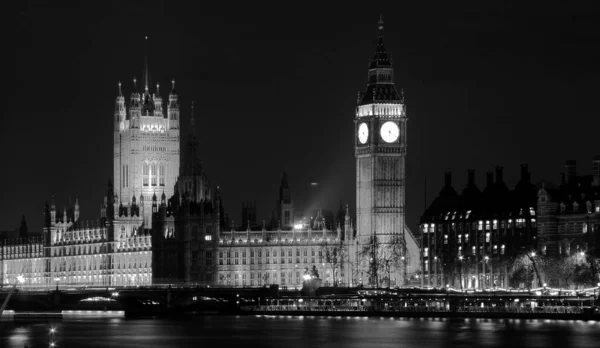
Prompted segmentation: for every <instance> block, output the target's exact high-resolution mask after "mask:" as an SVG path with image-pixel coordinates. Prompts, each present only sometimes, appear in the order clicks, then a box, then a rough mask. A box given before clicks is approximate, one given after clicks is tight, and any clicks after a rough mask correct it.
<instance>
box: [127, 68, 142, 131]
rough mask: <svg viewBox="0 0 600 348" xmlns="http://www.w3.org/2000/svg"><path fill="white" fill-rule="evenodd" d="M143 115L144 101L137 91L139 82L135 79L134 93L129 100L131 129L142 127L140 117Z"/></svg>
mask: <svg viewBox="0 0 600 348" xmlns="http://www.w3.org/2000/svg"><path fill="white" fill-rule="evenodd" d="M141 115H142V100H141V96H140V93H139V92H138V89H137V80H136V78H135V77H134V78H133V93H131V98H130V99H129V120H130V121H129V122H131V128H139V127H140V116H141Z"/></svg>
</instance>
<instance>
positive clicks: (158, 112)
mask: <svg viewBox="0 0 600 348" xmlns="http://www.w3.org/2000/svg"><path fill="white" fill-rule="evenodd" d="M152 99H153V100H154V116H157V117H162V116H163V112H162V97H161V96H160V84H159V83H158V82H157V83H156V94H154V95H153V96H152Z"/></svg>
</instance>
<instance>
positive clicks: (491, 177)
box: [485, 172, 494, 187]
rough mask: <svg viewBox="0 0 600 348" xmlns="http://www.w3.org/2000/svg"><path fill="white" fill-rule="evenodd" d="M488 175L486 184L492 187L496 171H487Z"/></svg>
mask: <svg viewBox="0 0 600 348" xmlns="http://www.w3.org/2000/svg"><path fill="white" fill-rule="evenodd" d="M485 175H486V179H487V180H486V186H488V187H491V186H492V185H493V184H494V173H493V172H487V173H485Z"/></svg>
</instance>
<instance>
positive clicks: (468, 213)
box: [465, 210, 471, 219]
mask: <svg viewBox="0 0 600 348" xmlns="http://www.w3.org/2000/svg"><path fill="white" fill-rule="evenodd" d="M469 215H471V211H470V210H468V211H467V216H466V217H465V219H468V218H469Z"/></svg>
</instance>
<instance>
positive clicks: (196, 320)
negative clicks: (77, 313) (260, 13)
mask: <svg viewBox="0 0 600 348" xmlns="http://www.w3.org/2000/svg"><path fill="white" fill-rule="evenodd" d="M51 326H52V327H55V328H56V334H55V336H54V341H55V342H56V345H57V347H222V348H225V347H230V346H235V345H238V344H245V345H248V347H284V348H291V347H345V348H352V347H357V348H358V347H395V348H397V347H403V348H404V347H407V348H413V347H414V348H425V347H426V348H435V347H476V346H481V347H563V348H564V347H578V348H580V347H581V348H583V347H594V348H597V347H599V346H600V343H599V342H600V322H597V321H574V320H571V321H569V320H543V319H542V320H538V319H536V320H532V319H457V318H446V319H442V318H432V319H401V318H361V317H330V318H319V317H307V316H305V317H291V316H290V317H287V316H279V317H277V316H271V317H265V316H190V317H187V318H180V319H126V318H122V319H98V320H94V319H75V320H63V321H56V322H52V323H51V322H40V323H18V322H17V323H0V330H1V331H0V347H19V348H23V347H25V346H27V347H29V348H32V347H48V346H49V341H50V339H51V336H50V334H49V329H50V327H51Z"/></svg>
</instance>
